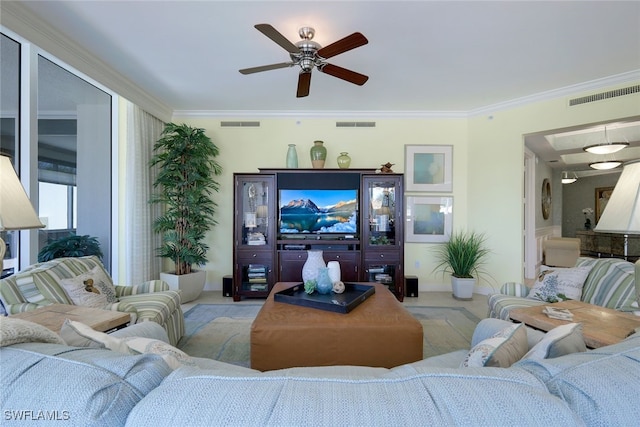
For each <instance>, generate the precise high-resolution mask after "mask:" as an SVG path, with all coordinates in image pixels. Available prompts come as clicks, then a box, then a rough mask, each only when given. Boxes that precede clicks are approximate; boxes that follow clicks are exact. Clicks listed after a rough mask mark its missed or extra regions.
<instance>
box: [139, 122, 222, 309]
mask: <svg viewBox="0 0 640 427" xmlns="http://www.w3.org/2000/svg"><path fill="white" fill-rule="evenodd" d="M153 151H154V155H153V157H152V158H151V161H150V166H152V167H153V166H158V168H159V171H158V176H157V178H156V180H155V182H154V183H153V187H154V188H155V189H157V193H154V194H153V195H152V197H151V200H150V202H151V203H160V204H161V205H162V206H163V207H164V209H165V210H164V214H163V215H161V216H160V217H158V218H156V219H155V220H154V223H153V229H154V231H155V232H156V233H161V234H162V246H161V247H160V248H158V256H160V257H163V258H169V259H171V260H172V261H173V262H174V264H175V270H174V271H173V272H169V273H162V274H161V276H160V277H161V279H162V280H164V281H166V282H167V283H168V284H169V286H170V287H171V288H172V289H181V290H182V301H183V302H187V301H191V300H194V299H196V298H198V296H200V293H201V292H202V289H203V288H204V283H205V279H206V272H205V271H204V270H200V271H197V270H195V269H194V268H193V266H194V265H195V266H202V265H204V264H205V263H206V261H207V256H206V255H207V251H208V250H209V246H208V245H207V244H206V243H205V242H204V238H205V234H206V232H207V231H208V230H209V229H210V228H211V227H213V226H214V225H215V224H216V223H217V222H216V220H215V219H214V214H215V208H216V206H217V204H216V203H215V202H214V200H213V199H212V195H213V192H218V190H219V184H218V182H217V181H216V180H215V178H214V177H215V176H216V175H220V174H221V173H222V167H221V166H220V165H219V164H218V163H217V162H216V160H215V157H216V156H218V153H219V151H218V147H217V146H216V145H215V144H214V143H213V141H211V139H210V138H209V137H208V136H207V135H205V133H204V129H200V128H193V127H190V126H187V125H185V124H182V125H176V124H174V123H168V124H166V125H165V128H164V130H163V131H162V136H161V138H160V139H159V140H158V141H157V142H156V144H155V145H154V147H153Z"/></svg>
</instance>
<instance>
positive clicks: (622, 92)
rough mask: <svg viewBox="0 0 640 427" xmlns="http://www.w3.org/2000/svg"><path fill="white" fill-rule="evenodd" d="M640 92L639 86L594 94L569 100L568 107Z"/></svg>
mask: <svg viewBox="0 0 640 427" xmlns="http://www.w3.org/2000/svg"><path fill="white" fill-rule="evenodd" d="M638 92H640V85H635V86H629V87H624V88H621V89H615V90H610V91H607V92H601V93H596V94H593V95H588V96H583V97H581V98H574V99H570V100H569V106H570V107H573V106H574V105H580V104H587V103H589V102H595V101H602V100H603V99H609V98H617V97H618V96H625V95H632V94H634V93H638Z"/></svg>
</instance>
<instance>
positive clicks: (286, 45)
mask: <svg viewBox="0 0 640 427" xmlns="http://www.w3.org/2000/svg"><path fill="white" fill-rule="evenodd" d="M254 27H256V29H257V30H258V31H260V32H261V33H262V34H264V35H265V36H267V37H269V38H270V39H271V40H273V41H274V42H276V43H277V44H279V45H280V47H282V48H283V49H284V50H286V51H287V52H289V53H299V52H300V49H298V46H296V45H295V44H293V43H291V42H290V41H289V39H287V38H286V37H285V36H283V35H282V34H280V33H279V32H278V30H276V29H275V28H273V27H272V26H271V25H269V24H257V25H254Z"/></svg>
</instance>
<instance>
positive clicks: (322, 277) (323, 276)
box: [316, 267, 333, 295]
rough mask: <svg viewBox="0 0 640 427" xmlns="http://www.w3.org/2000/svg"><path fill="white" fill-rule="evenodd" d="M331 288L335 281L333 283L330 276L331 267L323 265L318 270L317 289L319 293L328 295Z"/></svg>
mask: <svg viewBox="0 0 640 427" xmlns="http://www.w3.org/2000/svg"><path fill="white" fill-rule="evenodd" d="M331 289H333V283H331V278H330V277H329V269H328V268H327V267H322V268H320V269H319V270H318V283H317V284H316V291H318V293H319V294H322V295H326V294H328V293H331Z"/></svg>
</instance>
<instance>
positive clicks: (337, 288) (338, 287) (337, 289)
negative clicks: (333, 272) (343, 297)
mask: <svg viewBox="0 0 640 427" xmlns="http://www.w3.org/2000/svg"><path fill="white" fill-rule="evenodd" d="M332 290H333V292H334V293H336V294H341V293H343V292H344V282H341V281H339V280H338V281H337V282H334V283H333V289H332Z"/></svg>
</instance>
